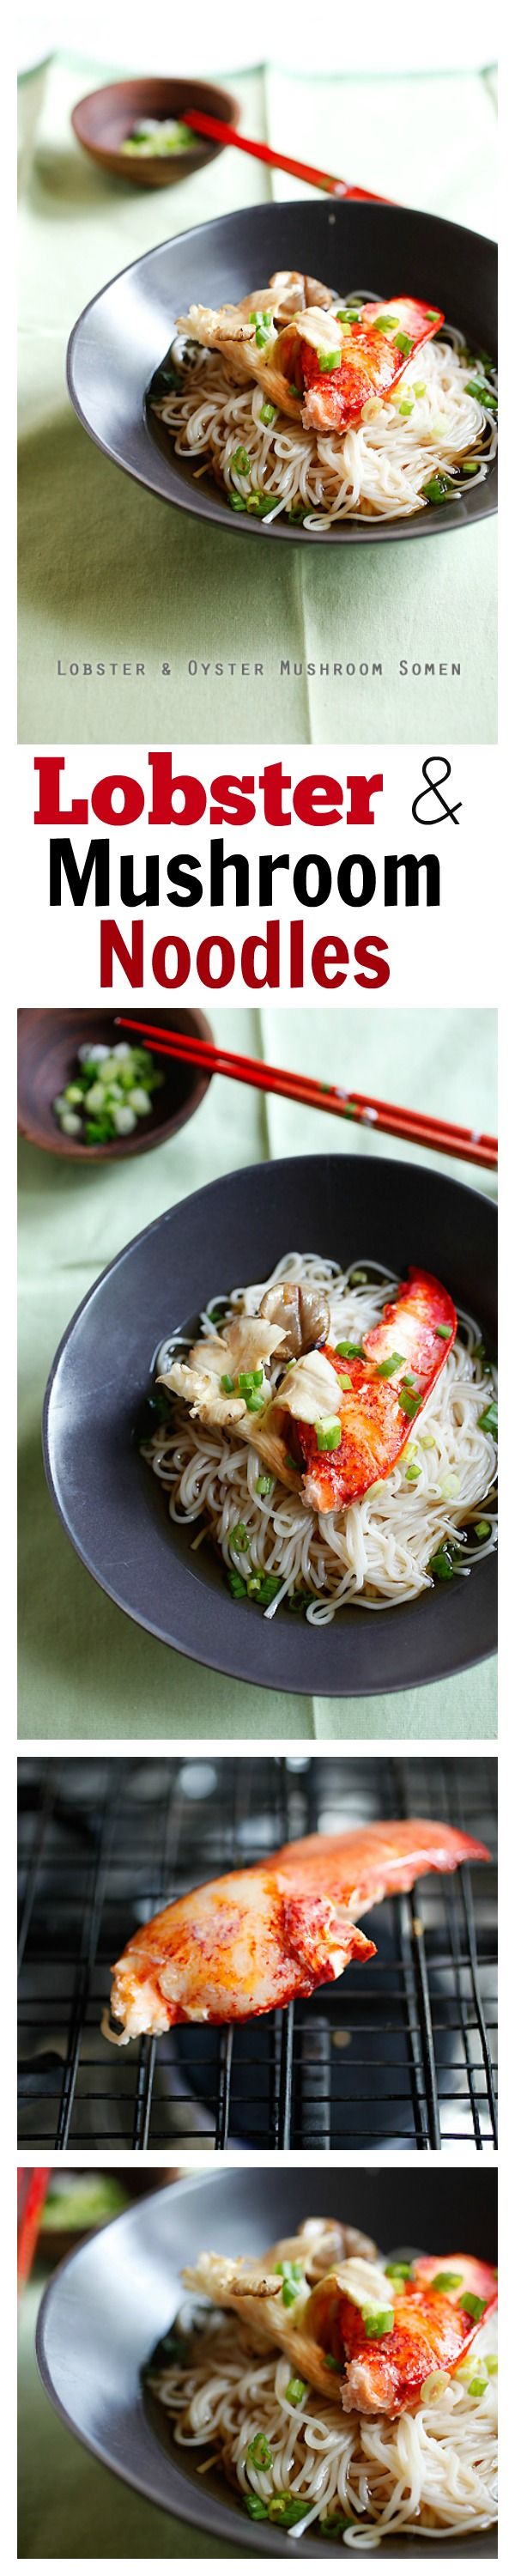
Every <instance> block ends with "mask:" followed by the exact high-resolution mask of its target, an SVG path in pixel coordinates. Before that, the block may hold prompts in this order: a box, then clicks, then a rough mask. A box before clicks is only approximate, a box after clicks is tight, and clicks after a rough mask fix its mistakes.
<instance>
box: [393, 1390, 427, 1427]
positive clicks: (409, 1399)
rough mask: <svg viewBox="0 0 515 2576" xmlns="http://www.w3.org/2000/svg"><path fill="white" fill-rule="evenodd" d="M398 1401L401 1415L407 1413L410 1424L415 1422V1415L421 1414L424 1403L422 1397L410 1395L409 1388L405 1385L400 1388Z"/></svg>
mask: <svg viewBox="0 0 515 2576" xmlns="http://www.w3.org/2000/svg"><path fill="white" fill-rule="evenodd" d="M398 1401H399V1404H400V1407H401V1413H407V1416H408V1422H413V1421H414V1417H415V1414H416V1413H420V1407H421V1403H422V1397H421V1395H410V1392H409V1387H407V1386H406V1384H404V1385H403V1386H400V1387H399V1394H398Z"/></svg>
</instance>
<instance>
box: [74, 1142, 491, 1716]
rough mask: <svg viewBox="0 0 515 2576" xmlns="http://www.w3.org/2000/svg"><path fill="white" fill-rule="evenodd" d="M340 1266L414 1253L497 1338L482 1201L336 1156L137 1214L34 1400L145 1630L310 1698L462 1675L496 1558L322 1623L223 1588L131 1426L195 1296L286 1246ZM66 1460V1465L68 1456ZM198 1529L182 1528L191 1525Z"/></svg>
mask: <svg viewBox="0 0 515 2576" xmlns="http://www.w3.org/2000/svg"><path fill="white" fill-rule="evenodd" d="M292 1246H295V1247H296V1249H297V1250H298V1251H302V1250H305V1251H307V1250H309V1251H313V1248H314V1247H316V1249H317V1250H318V1251H319V1252H320V1253H322V1254H324V1255H329V1256H331V1257H332V1258H334V1259H335V1260H338V1261H340V1262H341V1263H342V1266H345V1265H346V1264H347V1263H350V1262H352V1261H353V1260H354V1261H357V1260H359V1257H360V1255H361V1256H362V1257H365V1255H366V1258H367V1260H369V1261H374V1260H375V1261H379V1262H382V1263H384V1264H385V1266H387V1267H389V1268H391V1270H392V1272H394V1273H395V1274H397V1275H398V1276H400V1277H401V1278H402V1277H403V1275H404V1274H405V1271H406V1268H407V1267H408V1266H409V1264H410V1262H411V1263H414V1262H417V1263H419V1264H420V1265H421V1267H422V1269H426V1270H431V1271H434V1272H435V1273H436V1276H437V1277H438V1278H440V1279H442V1280H444V1281H445V1284H446V1286H447V1287H448V1288H449V1289H450V1290H451V1294H452V1296H453V1297H454V1298H455V1299H456V1302H457V1304H458V1305H460V1306H464V1307H465V1308H466V1309H467V1310H468V1312H469V1313H470V1312H472V1313H473V1314H474V1315H477V1319H478V1324H479V1326H480V1329H481V1332H482V1334H483V1336H484V1340H485V1342H486V1345H487V1349H490V1350H493V1352H495V1350H496V1348H497V1340H496V1210H495V1208H494V1206H493V1204H492V1201H491V1200H489V1199H486V1198H483V1197H482V1196H481V1195H480V1193H479V1192H478V1191H476V1190H469V1189H464V1188H463V1186H462V1185H461V1183H460V1182H459V1181H455V1180H449V1179H447V1178H445V1179H443V1178H441V1176H440V1174H439V1173H437V1172H433V1171H425V1170H424V1169H423V1167H422V1166H420V1165H417V1164H412V1163H410V1164H406V1163H397V1162H393V1161H389V1160H388V1161H387V1160H385V1161H376V1159H375V1157H373V1156H371V1157H370V1159H368V1158H367V1159H365V1158H364V1157H363V1158H362V1157H358V1156H356V1157H354V1156H352V1158H350V1157H347V1156H346V1155H345V1153H344V1152H342V1153H341V1154H339V1155H337V1154H320V1155H318V1156H316V1157H313V1158H307V1157H306V1158H305V1157H304V1156H298V1157H296V1158H295V1159H294V1160H292V1161H288V1162H277V1163H263V1164H258V1165H257V1166H255V1165H253V1166H252V1167H251V1168H250V1169H248V1170H245V1171H240V1172H232V1173H230V1174H229V1175H228V1177H227V1178H226V1179H224V1180H219V1181H213V1182H212V1183H211V1185H210V1187H209V1188H208V1189H204V1190H198V1191H196V1192H195V1193H194V1194H193V1195H192V1197H191V1198H189V1199H186V1200H185V1201H184V1202H183V1204H182V1206H179V1207H174V1208H170V1209H169V1210H168V1212H167V1214H166V1215H165V1216H161V1217H159V1218H158V1219H157V1222H156V1224H155V1225H151V1226H148V1227H147V1228H146V1230H145V1232H144V1233H143V1234H140V1235H137V1236H136V1238H135V1241H134V1242H133V1243H130V1244H128V1245H127V1248H126V1250H125V1251H124V1252H121V1253H120V1254H119V1255H118V1259H117V1260H116V1261H113V1262H111V1264H110V1267H109V1269H108V1270H105V1271H104V1272H103V1275H102V1277H101V1278H100V1279H99V1280H97V1283H96V1286H95V1287H94V1288H92V1289H91V1290H90V1294H89V1296H88V1297H86V1298H85V1300H84V1303H83V1305H82V1306H80V1307H79V1309H78V1312H77V1314H76V1315H75V1316H74V1317H73V1318H72V1322H71V1323H70V1324H69V1326H68V1331H67V1332H66V1333H65V1336H64V1340H63V1341H62V1343H61V1346H60V1350H59V1351H58V1352H57V1356H56V1359H55V1361H54V1366H53V1369H52V1373H51V1377H50V1380H49V1385H48V1388H47V1394H46V1400H45V1412H44V1450H45V1465H46V1472H47V1476H48V1482H49V1485H50V1490H51V1493H52V1495H53V1500H54V1502H55V1504H56V1507H57V1510H58V1512H59V1514H60V1517H61V1520H62V1521H63V1523H64V1527H65V1529H66V1530H67V1531H68V1535H69V1537H70V1538H71V1539H72V1541H73V1545H74V1547H76V1549H77V1552H78V1555H79V1556H80V1557H81V1558H82V1561H83V1564H85V1565H86V1566H87V1567H88V1569H89V1572H90V1573H91V1574H93V1575H95V1577H96V1580H97V1582H98V1583H101V1585H102V1587H103V1590H104V1591H105V1592H108V1593H109V1594H110V1597H111V1599H112V1600H113V1601H116V1602H118V1604H119V1606H120V1608H121V1609H122V1610H126V1611H128V1612H129V1614H130V1617H131V1618H133V1619H136V1620H137V1621H138V1622H139V1624H140V1625H141V1626H142V1627H143V1628H149V1629H150V1630H151V1632H152V1634H153V1635H154V1636H156V1637H160V1638H162V1639H163V1640H164V1642H165V1643H166V1644H168V1645H173V1646H177V1647H178V1648H179V1649H180V1651H181V1652H182V1653H183V1654H186V1655H191V1656H192V1657H193V1659H194V1661H196V1662H198V1663H201V1664H207V1665H208V1666H210V1667H211V1668H212V1669H213V1670H215V1671H217V1672H225V1673H232V1674H234V1675H235V1676H236V1678H238V1679H239V1680H241V1681H253V1682H257V1683H261V1685H266V1687H267V1688H268V1689H271V1690H276V1691H281V1690H282V1691H302V1692H309V1693H311V1694H313V1695H314V1696H316V1697H318V1698H320V1697H322V1698H324V1697H336V1698H345V1697H350V1696H352V1695H354V1694H355V1693H359V1694H360V1695H362V1696H367V1695H369V1694H370V1693H372V1692H376V1691H380V1692H382V1693H383V1694H385V1693H386V1692H387V1691H393V1690H403V1689H409V1688H412V1687H413V1686H414V1685H415V1684H417V1683H420V1682H428V1681H436V1680H437V1679H439V1678H442V1677H443V1676H445V1675H446V1674H449V1673H454V1672H459V1671H461V1670H463V1669H465V1668H466V1667H467V1666H468V1665H469V1664H474V1663H477V1662H478V1661H480V1660H481V1659H482V1657H484V1656H486V1655H488V1654H491V1653H492V1652H493V1651H494V1648H495V1642H496V1573H495V1558H494V1557H493V1556H491V1557H486V1558H484V1559H483V1561H481V1562H479V1563H478V1564H477V1565H475V1566H473V1567H472V1570H471V1573H470V1575H469V1577H468V1579H467V1581H466V1582H465V1581H463V1580H460V1579H459V1578H458V1577H457V1578H456V1580H455V1581H454V1582H451V1583H444V1584H442V1585H441V1586H439V1587H438V1586H437V1587H435V1589H434V1590H431V1591H429V1592H424V1593H422V1594H421V1595H420V1596H419V1598H418V1599H417V1600H416V1601H414V1602H411V1603H409V1604H406V1603H405V1604H404V1605H402V1606H400V1607H399V1608H398V1609H393V1608H389V1609H388V1610H385V1611H384V1612H382V1613H381V1612H374V1613H372V1612H370V1614H368V1615H367V1612H366V1611H365V1610H362V1609H352V1608H349V1609H348V1610H345V1611H344V1612H341V1613H340V1614H339V1615H338V1616H337V1617H336V1618H335V1619H334V1620H333V1621H332V1622H331V1624H330V1625H329V1626H327V1627H323V1628H318V1629H317V1628H315V1627H312V1626H309V1625H308V1623H307V1621H306V1620H304V1619H298V1618H295V1619H292V1618H291V1617H290V1615H289V1613H288V1611H287V1609H281V1610H278V1611H277V1612H276V1615H275V1618H274V1619H272V1620H268V1619H265V1618H264V1617H263V1615H262V1612H261V1611H260V1610H258V1609H257V1608H256V1609H254V1607H253V1606H251V1605H250V1604H249V1603H248V1602H247V1601H243V1602H242V1601H234V1600H233V1599H232V1597H231V1594H230V1592H229V1591H228V1588H227V1583H226V1581H225V1579H224V1574H223V1571H222V1569H221V1566H220V1565H219V1564H218V1561H217V1558H216V1556H215V1554H214V1552H213V1551H212V1550H211V1549H210V1548H209V1547H208V1546H207V1545H206V1546H204V1547H203V1548H201V1549H200V1551H197V1552H196V1553H195V1554H194V1555H193V1554H192V1552H191V1535H192V1533H191V1529H188V1530H180V1529H179V1528H178V1527H177V1526H176V1525H175V1523H174V1522H172V1521H170V1519H169V1517H168V1513H167V1510H166V1502H165V1499H164V1496H163V1493H162V1491H161V1488H160V1486H159V1485H158V1482H157V1479H156V1478H155V1477H154V1476H153V1475H152V1472H151V1469H150V1467H149V1466H148V1465H147V1464H146V1463H145V1460H144V1459H143V1458H142V1457H141V1456H140V1454H139V1451H138V1448H137V1445H136V1440H135V1425H136V1424H137V1421H138V1417H139V1414H140V1410H141V1404H142V1399H143V1397H144V1395H145V1394H146V1393H147V1391H148V1387H149V1380H150V1376H151V1370H152V1363H153V1356H154V1354H155V1353H156V1352H157V1351H158V1350H159V1347H160V1344H161V1343H162V1342H163V1341H165V1340H166V1339H167V1337H168V1335H169V1334H170V1333H172V1332H174V1331H178V1330H181V1329H184V1326H185V1325H187V1326H188V1328H190V1327H193V1326H194V1325H195V1324H196V1320H197V1317H198V1315H199V1313H200V1311H201V1309H202V1308H203V1307H204V1306H205V1305H206V1303H207V1300H208V1298H210V1297H212V1296H215V1295H217V1294H220V1295H223V1294H224V1292H226V1291H229V1290H230V1289H232V1288H234V1287H235V1286H237V1285H239V1284H243V1283H244V1282H245V1281H248V1280H251V1279H266V1278H267V1276H268V1273H269V1271H270V1270H271V1269H272V1268H273V1265H274V1263H275V1262H276V1261H278V1260H279V1259H280V1257H281V1254H283V1253H285V1252H286V1251H288V1250H289V1249H291V1248H292ZM78 1459H80V1475H78V1474H77V1461H78ZM195 1534H196V1532H194V1535H195Z"/></svg>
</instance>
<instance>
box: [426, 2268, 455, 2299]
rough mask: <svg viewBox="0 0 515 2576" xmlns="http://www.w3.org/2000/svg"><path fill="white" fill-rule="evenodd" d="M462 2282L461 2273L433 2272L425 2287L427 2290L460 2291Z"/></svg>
mask: <svg viewBox="0 0 515 2576" xmlns="http://www.w3.org/2000/svg"><path fill="white" fill-rule="evenodd" d="M462 2280H463V2273H462V2272H433V2278H432V2280H431V2281H428V2285H427V2286H428V2289H429V2290H443V2291H445V2290H461V2284H462ZM462 2305H463V2302H462Z"/></svg>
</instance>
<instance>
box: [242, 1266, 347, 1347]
mask: <svg viewBox="0 0 515 2576" xmlns="http://www.w3.org/2000/svg"><path fill="white" fill-rule="evenodd" d="M259 1312H260V1315H266V1317H267V1319H268V1321H269V1323H271V1324H278V1325H279V1326H280V1329H281V1332H282V1335H283V1340H282V1346H281V1360H297V1359H300V1358H301V1356H302V1353H303V1352H304V1351H314V1350H315V1348H316V1344H317V1342H327V1341H328V1340H329V1333H330V1324H331V1317H330V1312H329V1304H328V1300H327V1297H323V1296H321V1293H320V1289H319V1288H310V1287H309V1286H308V1283H307V1281H304V1280H302V1279H301V1280H296V1281H295V1283H293V1282H292V1281H291V1280H289V1279H278V1280H277V1281H276V1285H275V1287H274V1288H267V1290H266V1295H265V1296H264V1297H262V1299H261V1305H260V1308H259Z"/></svg>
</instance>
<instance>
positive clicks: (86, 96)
mask: <svg viewBox="0 0 515 2576" xmlns="http://www.w3.org/2000/svg"><path fill="white" fill-rule="evenodd" d="M150 82H152V86H153V88H154V89H161V90H165V89H168V90H170V89H188V88H189V79H188V76H187V74H185V73H182V72H178V73H177V75H176V77H175V79H174V78H173V75H172V73H170V74H169V75H168V76H167V75H166V73H164V72H147V73H145V72H139V73H138V72H134V73H130V72H129V73H128V74H127V76H126V77H125V76H123V77H122V78H121V79H120V80H113V81H100V82H99V84H98V87H97V88H96V89H87V90H84V92H83V96H82V98H77V99H76V100H75V106H74V107H72V108H71V110H70V118H71V123H72V125H73V128H74V132H75V133H77V132H78V128H77V125H76V118H77V117H78V116H80V112H81V108H83V107H90V106H91V104H92V101H93V99H96V98H112V97H113V96H114V95H115V94H116V95H118V93H119V91H120V90H125V91H126V92H128V91H129V90H133V91H134V90H137V89H146V88H147V87H148V86H149V85H150ZM191 87H192V89H193V88H194V89H203V90H209V91H210V92H211V93H213V92H216V96H217V98H223V99H224V101H226V102H227V106H228V107H229V108H231V110H232V114H231V116H230V117H228V118H227V119H226V122H227V123H230V124H232V125H236V124H237V121H238V117H239V113H240V102H239V99H238V98H237V97H236V92H235V90H230V89H224V88H223V85H222V83H221V81H215V80H212V81H211V80H198V79H197V75H196V73H195V72H192V74H191ZM197 139H198V141H199V143H201V142H202V141H205V142H206V143H210V142H211V140H212V137H211V135H209V134H206V135H205V136H204V137H203V136H202V135H199V136H198V138H197ZM79 140H80V141H81V142H82V135H81V136H80V137H79ZM223 148H224V147H223V144H220V145H219V150H220V151H223ZM132 265H133V263H132V261H130V262H129V266H131V267H132Z"/></svg>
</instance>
